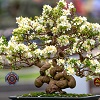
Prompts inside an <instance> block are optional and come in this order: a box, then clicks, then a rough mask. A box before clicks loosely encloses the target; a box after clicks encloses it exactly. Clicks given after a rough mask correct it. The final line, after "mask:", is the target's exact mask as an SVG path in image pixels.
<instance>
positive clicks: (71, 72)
mask: <svg viewBox="0 0 100 100" xmlns="http://www.w3.org/2000/svg"><path fill="white" fill-rule="evenodd" d="M66 70H67V73H68V74H69V75H74V74H75V71H74V68H72V67H71V65H68V67H67V68H66Z"/></svg>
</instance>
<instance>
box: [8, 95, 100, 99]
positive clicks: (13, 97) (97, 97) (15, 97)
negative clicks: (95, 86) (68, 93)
mask: <svg viewBox="0 0 100 100" xmlns="http://www.w3.org/2000/svg"><path fill="white" fill-rule="evenodd" d="M99 98H100V96H98V95H95V96H87V97H17V96H10V97H9V99H11V100H51V99H52V100H98V99H99Z"/></svg>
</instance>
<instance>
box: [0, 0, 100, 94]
mask: <svg viewBox="0 0 100 100" xmlns="http://www.w3.org/2000/svg"><path fill="white" fill-rule="evenodd" d="M75 11H76V9H75V7H74V5H73V4H72V3H70V4H68V5H67V4H66V2H65V1H64V0H60V1H59V2H58V3H57V6H55V7H54V8H52V7H51V6H49V5H44V6H43V12H42V14H41V15H40V16H35V17H34V18H33V19H32V18H27V17H25V18H23V17H18V18H16V20H17V21H16V23H17V24H18V28H16V29H14V30H13V32H12V37H11V39H10V40H9V41H8V42H7V41H6V38H5V37H4V36H2V37H1V38H0V55H1V56H0V65H1V68H5V66H6V65H7V66H9V68H11V69H16V70H18V69H21V68H22V67H23V68H25V67H31V66H33V65H35V66H37V67H39V68H40V72H39V73H40V76H39V77H37V78H36V80H35V83H34V84H35V86H36V87H38V88H39V87H41V86H42V85H43V83H47V84H48V86H47V87H46V90H45V91H46V93H55V92H60V93H63V91H62V89H64V88H74V87H75V86H76V81H75V78H74V77H73V75H76V76H79V77H81V78H82V77H86V78H87V80H89V79H93V78H95V77H100V52H96V53H95V55H94V54H93V53H92V51H93V50H94V49H95V48H98V49H100V25H99V24H98V23H90V22H88V21H87V19H86V18H85V17H81V16H77V15H76V14H75ZM73 55H77V56H78V58H73Z"/></svg>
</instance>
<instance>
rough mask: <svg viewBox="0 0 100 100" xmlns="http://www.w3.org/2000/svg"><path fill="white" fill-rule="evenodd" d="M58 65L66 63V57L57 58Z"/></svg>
mask: <svg viewBox="0 0 100 100" xmlns="http://www.w3.org/2000/svg"><path fill="white" fill-rule="evenodd" d="M57 65H59V66H61V65H65V60H64V59H57Z"/></svg>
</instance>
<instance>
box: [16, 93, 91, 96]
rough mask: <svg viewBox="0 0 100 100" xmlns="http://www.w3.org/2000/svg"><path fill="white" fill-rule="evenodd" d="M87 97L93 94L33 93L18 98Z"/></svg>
mask: <svg viewBox="0 0 100 100" xmlns="http://www.w3.org/2000/svg"><path fill="white" fill-rule="evenodd" d="M87 96H93V95H92V94H75V93H65V94H60V93H52V94H47V93H45V92H32V93H29V94H23V95H20V96H18V97H87Z"/></svg>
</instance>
